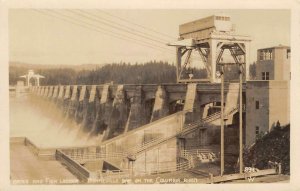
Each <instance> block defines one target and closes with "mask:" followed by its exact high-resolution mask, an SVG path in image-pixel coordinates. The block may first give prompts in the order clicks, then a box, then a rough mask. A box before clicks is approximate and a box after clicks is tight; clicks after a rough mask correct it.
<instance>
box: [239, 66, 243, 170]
mask: <svg viewBox="0 0 300 191" xmlns="http://www.w3.org/2000/svg"><path fill="white" fill-rule="evenodd" d="M239 69H240V80H239V94H240V95H239V97H240V99H239V101H240V103H239V131H240V137H239V142H240V156H239V158H240V173H243V66H242V64H239Z"/></svg>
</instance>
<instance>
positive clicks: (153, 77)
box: [9, 61, 176, 85]
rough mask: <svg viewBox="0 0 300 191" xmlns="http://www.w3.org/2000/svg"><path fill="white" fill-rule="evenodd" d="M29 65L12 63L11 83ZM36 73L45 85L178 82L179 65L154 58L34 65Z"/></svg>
mask: <svg viewBox="0 0 300 191" xmlns="http://www.w3.org/2000/svg"><path fill="white" fill-rule="evenodd" d="M28 69H30V68H26V67H16V66H11V67H10V68H9V83H10V85H15V84H16V83H17V81H18V80H22V78H19V76H21V75H24V74H27V72H28ZM34 72H35V73H38V74H41V75H43V76H45V77H46V78H45V79H42V80H41V84H42V85H58V84H64V85H71V84H103V83H110V82H114V83H119V84H136V83H143V84H151V83H175V82H176V67H175V66H174V65H171V64H168V63H167V62H162V61H151V62H148V63H144V64H129V63H112V64H107V65H104V66H102V67H98V68H95V69H91V70H80V71H76V70H75V69H72V68H51V69H50V68H49V69H45V68H43V69H35V70H34Z"/></svg>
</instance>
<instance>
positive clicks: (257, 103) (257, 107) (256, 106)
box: [255, 101, 259, 109]
mask: <svg viewBox="0 0 300 191" xmlns="http://www.w3.org/2000/svg"><path fill="white" fill-rule="evenodd" d="M255 108H256V109H259V101H256V102H255Z"/></svg>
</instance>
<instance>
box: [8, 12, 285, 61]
mask: <svg viewBox="0 0 300 191" xmlns="http://www.w3.org/2000/svg"><path fill="white" fill-rule="evenodd" d="M214 14H225V15H228V16H230V17H231V21H232V23H233V24H234V25H235V31H236V34H240V35H249V36H250V37H251V39H252V42H251V45H250V61H251V62H253V61H255V60H256V51H257V49H259V48H266V47H271V46H277V45H279V44H282V45H288V46H290V12H289V11H288V10H262V9H261V10H250V9H248V10H201V9H197V10H196V9H194V10H188V9H182V10H180V9H176V10H167V9H160V10H157V9H156V10H141V9H140V10H124V9H123V10H33V9H10V10H9V59H10V62H23V63H29V64H47V65H48V64H55V65H60V64H64V65H66V64H67V65H78V64H106V63H112V62H115V63H116V62H117V63H119V62H121V61H122V62H126V63H128V62H130V63H136V62H137V63H143V62H147V61H150V60H162V61H168V62H169V63H175V48H174V47H168V46H167V45H166V44H167V43H169V42H174V41H176V39H177V38H178V27H179V25H180V24H183V23H186V22H190V21H193V20H197V19H200V18H203V17H207V16H210V15H214Z"/></svg>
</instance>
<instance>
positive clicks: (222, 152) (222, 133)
mask: <svg viewBox="0 0 300 191" xmlns="http://www.w3.org/2000/svg"><path fill="white" fill-rule="evenodd" d="M220 174H221V176H223V174H224V66H223V65H222V66H221V173H220Z"/></svg>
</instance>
